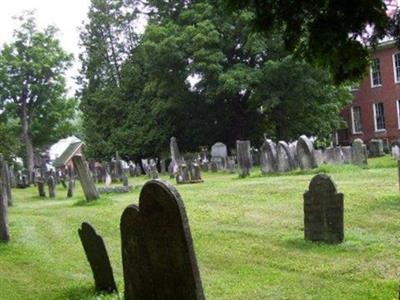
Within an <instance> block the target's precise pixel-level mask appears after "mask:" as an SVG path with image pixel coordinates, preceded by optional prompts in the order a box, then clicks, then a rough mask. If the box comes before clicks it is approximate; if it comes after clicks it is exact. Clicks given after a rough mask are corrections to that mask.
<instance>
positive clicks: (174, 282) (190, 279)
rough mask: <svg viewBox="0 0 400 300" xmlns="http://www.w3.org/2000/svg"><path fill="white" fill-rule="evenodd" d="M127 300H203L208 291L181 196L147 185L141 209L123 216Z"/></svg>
mask: <svg viewBox="0 0 400 300" xmlns="http://www.w3.org/2000/svg"><path fill="white" fill-rule="evenodd" d="M121 246H122V265H123V271H124V282H125V300H134V299H146V300H161V299H165V300H167V299H170V300H202V299H204V294H203V288H202V284H201V279H200V274H199V270H198V266H197V261H196V256H195V252H194V248H193V241H192V237H191V233H190V228H189V222H188V218H187V216H186V211H185V207H184V205H183V201H182V200H181V197H180V195H179V193H178V191H177V190H176V189H175V188H174V187H173V186H172V185H170V184H169V183H167V182H164V181H161V180H151V181H149V182H147V183H146V184H145V185H144V187H143V189H142V191H141V194H140V199H139V207H138V206H136V205H130V206H128V207H127V208H126V209H125V210H124V212H123V214H122V216H121Z"/></svg>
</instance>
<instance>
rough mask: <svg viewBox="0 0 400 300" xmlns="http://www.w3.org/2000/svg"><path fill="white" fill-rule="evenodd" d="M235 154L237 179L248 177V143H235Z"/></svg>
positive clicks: (250, 166)
mask: <svg viewBox="0 0 400 300" xmlns="http://www.w3.org/2000/svg"><path fill="white" fill-rule="evenodd" d="M236 152H237V153H236V154H237V161H238V171H239V177H242V178H243V177H246V176H249V175H250V171H251V168H252V158H251V153H250V141H236Z"/></svg>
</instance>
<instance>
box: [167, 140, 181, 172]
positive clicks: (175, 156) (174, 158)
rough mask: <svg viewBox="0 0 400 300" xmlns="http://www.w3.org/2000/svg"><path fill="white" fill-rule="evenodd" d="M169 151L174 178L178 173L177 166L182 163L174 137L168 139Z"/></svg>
mask: <svg viewBox="0 0 400 300" xmlns="http://www.w3.org/2000/svg"><path fill="white" fill-rule="evenodd" d="M169 145H170V151H171V164H172V170H173V174H174V176H176V172H177V171H178V166H179V165H180V164H182V163H184V160H183V157H182V156H181V153H180V152H179V148H178V142H177V141H176V138H175V137H171V139H170V144H169Z"/></svg>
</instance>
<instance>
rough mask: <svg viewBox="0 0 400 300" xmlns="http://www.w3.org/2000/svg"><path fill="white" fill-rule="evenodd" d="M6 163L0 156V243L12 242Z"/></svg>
mask: <svg viewBox="0 0 400 300" xmlns="http://www.w3.org/2000/svg"><path fill="white" fill-rule="evenodd" d="M5 164H6V161H5V160H4V158H3V156H2V155H0V242H8V241H9V240H10V229H9V227H8V199H7V187H6V185H7V183H6V181H7V179H6V177H5V168H4V165H5Z"/></svg>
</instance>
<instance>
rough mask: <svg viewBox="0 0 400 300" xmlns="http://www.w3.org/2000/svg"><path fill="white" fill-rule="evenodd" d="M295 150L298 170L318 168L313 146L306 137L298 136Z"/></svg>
mask: <svg viewBox="0 0 400 300" xmlns="http://www.w3.org/2000/svg"><path fill="white" fill-rule="evenodd" d="M296 150H297V159H298V162H299V166H300V169H302V170H308V169H313V168H317V167H318V164H317V162H316V161H315V156H314V145H313V143H312V141H311V140H310V139H309V138H308V137H306V136H305V135H302V136H300V138H299V139H298V141H297V145H296Z"/></svg>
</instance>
